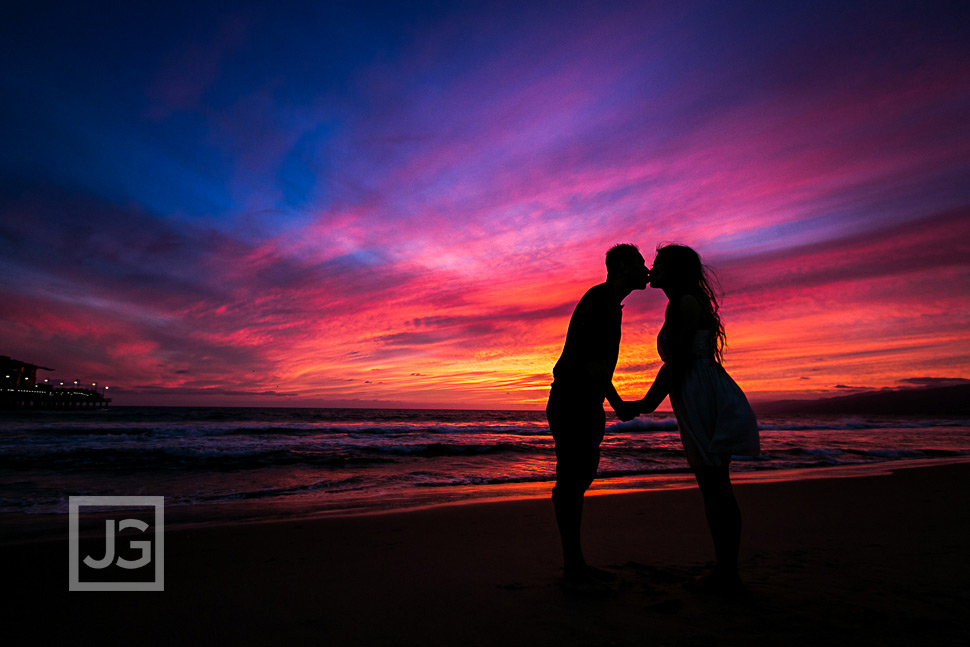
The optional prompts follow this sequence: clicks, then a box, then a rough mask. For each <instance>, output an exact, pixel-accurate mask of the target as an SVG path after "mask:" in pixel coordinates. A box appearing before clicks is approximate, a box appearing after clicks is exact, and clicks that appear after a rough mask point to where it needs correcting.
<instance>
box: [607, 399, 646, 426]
mask: <svg viewBox="0 0 970 647" xmlns="http://www.w3.org/2000/svg"><path fill="white" fill-rule="evenodd" d="M613 411H615V412H616V417H617V418H619V419H620V420H622V421H623V422H629V421H630V420H633V419H634V418H636V417H637V415H639V413H640V411H639V407H638V406H637V403H636V402H621V403H620V404H619V405H618V406H616V407H613Z"/></svg>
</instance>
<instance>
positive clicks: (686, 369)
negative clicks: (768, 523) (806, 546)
mask: <svg viewBox="0 0 970 647" xmlns="http://www.w3.org/2000/svg"><path fill="white" fill-rule="evenodd" d="M606 272H607V277H606V282H605V283H601V284H599V285H596V286H593V287H592V288H590V289H589V290H588V291H587V292H586V294H584V295H583V298H582V299H580V301H579V303H578V304H577V305H576V308H575V310H574V311H573V314H572V317H571V318H570V320H569V328H568V330H567V332H566V341H565V343H564V345H563V349H562V354H561V356H560V357H559V361H558V362H556V366H555V368H553V371H552V373H553V383H552V387H551V389H550V393H549V403H548V405H547V407H546V415H547V417H548V420H549V429H550V431H551V432H552V437H553V439H554V440H555V443H556V485H555V487H554V488H553V490H552V501H553V504H554V506H555V510H556V522H557V524H558V526H559V535H560V538H561V539H562V552H563V569H564V575H565V580H566V583H567V585H580V586H582V585H585V584H595V582H597V581H598V580H600V579H602V578H603V576H608V575H609V574H607V573H605V572H604V571H601V570H600V569H596V568H593V567H591V566H589V565H587V563H586V560H585V559H584V558H583V550H582V546H581V543H580V528H581V525H582V517H583V497H584V495H585V493H586V490H587V489H588V488H589V487H590V485H591V484H592V483H593V479H594V478H595V477H596V470H597V467H598V465H599V459H600V443H601V442H602V441H603V435H604V433H605V429H606V413H605V411H604V409H603V400H604V398H605V399H606V400H607V401H608V402H609V403H610V406H612V407H613V410H614V411H615V412H616V415H617V417H618V418H620V420H623V421H628V420H632V419H633V418H636V417H637V416H638V415H640V414H643V413H651V412H653V411H654V410H655V409H656V408H657V407H658V406H659V405H660V403H661V402H663V400H664V399H665V398H668V397H669V398H670V405H671V407H672V408H673V410H674V415H675V416H676V418H677V427H678V429H679V431H680V438H681V441H682V442H683V445H684V451H685V453H686V456H687V462H688V464H689V465H690V468H691V470H692V471H693V473H694V476H695V478H696V479H697V485H698V487H699V488H700V490H701V493H702V495H703V497H704V511H705V513H706V516H707V523H708V527H709V528H710V532H711V537H712V539H713V540H714V552H715V556H716V564H717V565H716V567H715V568H714V570H713V572H712V573H710V574H708V575H705V576H703V577H701V578H698V580H696V581H695V582H694V583H693V585H694V586H695V587H697V588H699V589H702V590H709V591H712V592H718V593H730V592H734V591H738V590H740V589H741V578H740V576H739V574H738V551H739V545H740V539H741V511H740V508H739V507H738V503H737V500H736V499H735V497H734V491H733V490H732V488H731V478H730V471H729V467H730V463H731V457H732V456H757V455H758V454H759V453H760V444H759V438H758V425H757V421H756V419H755V415H754V412H753V411H752V410H751V407H750V405H749V404H748V401H747V398H745V396H744V393H743V392H742V391H741V389H740V388H739V387H738V385H737V384H736V383H735V382H734V380H733V379H731V376H729V375H728V374H727V372H726V371H725V370H724V368H723V367H722V365H721V354H722V351H723V349H724V344H725V333H724V324H723V323H722V322H721V318H720V315H719V312H718V310H719V304H718V298H717V294H716V292H715V289H714V288H715V286H716V285H717V283H716V278H715V276H714V274H713V272H711V271H710V270H709V269H708V268H706V267H705V266H704V265H703V264H702V263H701V259H700V256H699V255H698V254H697V252H695V251H694V250H693V249H691V248H690V247H686V246H684V245H673V244H667V245H661V246H660V247H658V248H657V254H656V257H655V258H654V261H653V267H652V268H650V269H649V270H648V269H647V266H646V262H645V261H644V258H643V256H642V255H641V253H640V250H639V249H638V248H637V246H636V245H631V244H621V245H615V246H613V247H612V248H610V250H609V251H608V252H607V253H606ZM647 285H649V286H650V287H651V288H654V289H658V290H663V292H664V294H665V295H666V296H667V300H668V302H667V308H666V311H665V313H664V323H663V327H662V328H661V329H660V334H659V335H658V336H657V348H658V351H659V353H660V358H661V359H662V360H663V366H662V367H661V368H660V370H659V371H658V372H657V376H656V377H655V378H654V381H653V384H652V385H651V386H650V388H649V389H648V391H647V393H646V395H644V396H643V398H641V399H640V400H636V401H624V400H623V399H621V398H620V396H619V394H618V393H617V391H616V389H615V388H614V387H613V370H614V369H615V368H616V361H617V357H618V355H619V348H620V324H621V320H622V315H623V306H622V302H623V299H625V298H626V297H627V296H629V295H630V293H631V292H633V291H634V290H643V289H646V287H647Z"/></svg>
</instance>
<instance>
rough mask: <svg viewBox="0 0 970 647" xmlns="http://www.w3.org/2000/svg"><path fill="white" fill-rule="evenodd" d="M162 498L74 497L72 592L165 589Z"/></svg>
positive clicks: (71, 506)
mask: <svg viewBox="0 0 970 647" xmlns="http://www.w3.org/2000/svg"><path fill="white" fill-rule="evenodd" d="M164 502H165V497H160V496H72V497H70V502H69V524H70V530H69V539H70V550H71V559H70V569H71V577H70V587H69V588H70V590H71V591H164V590H165V513H164V507H165V505H164Z"/></svg>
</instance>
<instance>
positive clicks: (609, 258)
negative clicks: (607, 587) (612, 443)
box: [546, 244, 649, 583]
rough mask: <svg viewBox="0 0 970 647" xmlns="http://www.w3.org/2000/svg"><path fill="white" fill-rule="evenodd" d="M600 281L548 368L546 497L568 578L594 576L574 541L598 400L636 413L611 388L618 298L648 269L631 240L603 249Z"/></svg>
mask: <svg viewBox="0 0 970 647" xmlns="http://www.w3.org/2000/svg"><path fill="white" fill-rule="evenodd" d="M606 271H607V277H606V283H601V284H599V285H597V286H594V287H592V288H590V289H589V290H588V291H587V292H586V294H585V295H583V298H582V299H580V301H579V304H577V305H576V309H575V310H574V311H573V315H572V318H570V320H569V329H568V331H567V332H566V342H565V344H564V345H563V349H562V355H561V356H560V357H559V361H558V362H556V366H555V368H553V369H552V375H553V382H552V389H551V390H550V393H549V404H548V406H547V407H546V415H547V417H548V419H549V430H550V431H551V432H552V437H553V438H554V439H555V441H556V486H555V487H554V488H553V490H552V502H553V504H554V505H555V508H556V522H557V523H558V524H559V535H560V537H561V538H562V552H563V569H564V572H565V576H566V581H567V582H569V583H584V582H588V581H591V580H592V579H595V578H594V577H593V576H594V575H595V573H596V569H593V568H591V567H590V566H587V564H586V560H585V559H584V558H583V550H582V547H581V545H580V526H581V525H582V518H583V496H584V494H585V493H586V490H587V489H588V488H589V486H590V485H591V484H592V483H593V479H594V478H595V477H596V468H597V467H598V465H599V459H600V443H601V442H602V440H603V433H604V431H605V429H606V413H605V412H604V410H603V399H604V398H606V399H607V400H608V401H609V403H610V406H612V407H613V410H614V411H616V413H617V415H618V416H619V417H620V418H621V419H623V420H629V419H631V418H633V417H635V416H636V412H635V411H632V410H631V405H630V404H628V403H624V402H623V401H622V400H621V399H620V396H619V395H617V393H616V389H615V388H613V369H615V368H616V360H617V356H618V355H619V352H620V322H621V318H622V314H623V306H622V305H620V304H621V302H622V301H623V299H625V298H626V297H627V295H629V294H630V292H632V291H633V290H643V289H644V288H646V287H647V279H648V276H649V273H648V271H647V268H646V264H645V263H644V261H643V256H641V254H640V250H638V249H637V247H636V246H635V245H629V244H624V245H615V246H613V247H612V248H610V250H609V251H608V252H607V253H606Z"/></svg>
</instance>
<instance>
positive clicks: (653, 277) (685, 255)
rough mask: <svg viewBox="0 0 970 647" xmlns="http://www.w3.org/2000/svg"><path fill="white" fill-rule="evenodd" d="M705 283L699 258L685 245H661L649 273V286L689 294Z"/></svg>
mask: <svg viewBox="0 0 970 647" xmlns="http://www.w3.org/2000/svg"><path fill="white" fill-rule="evenodd" d="M703 282H705V276H704V266H703V265H702V264H701V257H700V256H698V254H697V252H695V251H694V250H693V249H691V248H690V247H687V246H686V245H675V244H672V243H662V244H661V245H659V246H658V247H657V256H656V258H655V259H654V262H653V269H652V270H651V272H650V285H651V286H652V287H655V288H671V289H675V290H677V291H678V292H685V293H691V292H694V289H695V288H696V287H697V286H699V285H701V283H703Z"/></svg>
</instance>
